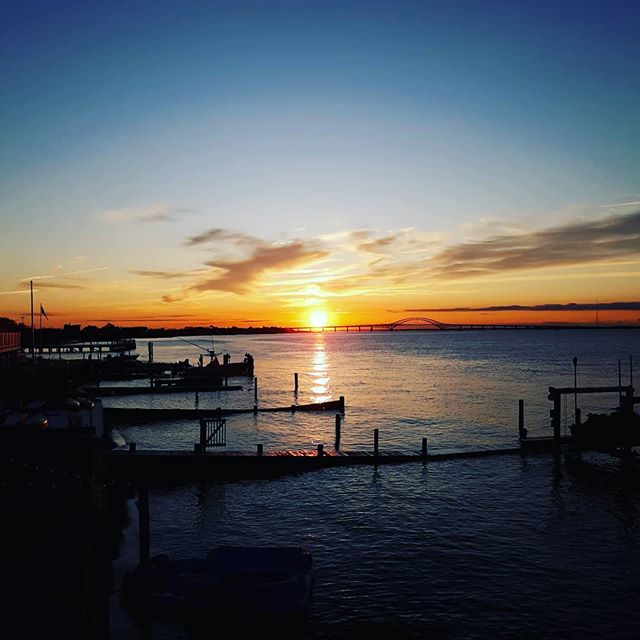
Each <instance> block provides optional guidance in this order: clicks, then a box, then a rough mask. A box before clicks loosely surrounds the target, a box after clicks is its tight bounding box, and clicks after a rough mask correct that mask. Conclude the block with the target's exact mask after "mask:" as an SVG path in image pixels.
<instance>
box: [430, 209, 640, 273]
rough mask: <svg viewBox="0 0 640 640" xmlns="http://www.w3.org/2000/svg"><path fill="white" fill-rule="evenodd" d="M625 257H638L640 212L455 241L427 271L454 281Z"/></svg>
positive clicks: (639, 251) (624, 258) (618, 259)
mask: <svg viewBox="0 0 640 640" xmlns="http://www.w3.org/2000/svg"><path fill="white" fill-rule="evenodd" d="M628 259H634V260H638V259H640V211H637V212H634V213H631V214H627V215H611V216H607V217H605V218H601V219H598V220H590V221H585V220H581V221H578V222H573V223H569V224H564V225H560V226H556V227H551V228H548V229H544V230H541V231H532V232H529V233H521V234H515V235H500V236H494V237H491V238H488V239H487V240H482V241H479V242H465V243H461V244H457V245H453V246H450V247H447V248H446V249H444V250H442V251H440V252H439V253H437V254H436V255H435V256H433V258H431V260H430V261H429V271H430V273H431V275H433V276H434V277H436V278H443V279H456V278H467V277H475V276H484V275H490V274H494V273H500V272H505V271H513V270H519V269H537V268H542V267H564V266H568V265H584V264H593V263H612V262H616V261H620V260H628Z"/></svg>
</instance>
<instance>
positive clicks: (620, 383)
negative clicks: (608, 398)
mask: <svg viewBox="0 0 640 640" xmlns="http://www.w3.org/2000/svg"><path fill="white" fill-rule="evenodd" d="M618 406H619V407H621V406H622V360H620V358H618Z"/></svg>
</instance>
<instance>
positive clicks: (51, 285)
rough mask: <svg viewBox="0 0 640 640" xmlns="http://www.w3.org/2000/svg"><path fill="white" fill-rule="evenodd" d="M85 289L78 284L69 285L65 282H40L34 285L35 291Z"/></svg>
mask: <svg viewBox="0 0 640 640" xmlns="http://www.w3.org/2000/svg"><path fill="white" fill-rule="evenodd" d="M84 288H85V287H84V286H82V285H80V284H71V283H66V282H49V281H46V280H45V281H44V282H42V281H40V282H38V283H37V284H36V285H35V289H84Z"/></svg>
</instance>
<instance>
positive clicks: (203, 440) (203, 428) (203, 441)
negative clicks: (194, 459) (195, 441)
mask: <svg viewBox="0 0 640 640" xmlns="http://www.w3.org/2000/svg"><path fill="white" fill-rule="evenodd" d="M206 446H207V422H206V420H205V419H204V418H200V448H201V449H202V450H204V448H205V447H206Z"/></svg>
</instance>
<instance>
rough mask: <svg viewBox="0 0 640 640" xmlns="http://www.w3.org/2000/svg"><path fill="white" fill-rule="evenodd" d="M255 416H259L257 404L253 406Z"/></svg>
mask: <svg viewBox="0 0 640 640" xmlns="http://www.w3.org/2000/svg"><path fill="white" fill-rule="evenodd" d="M253 415H254V416H257V415H258V405H257V404H254V405H253Z"/></svg>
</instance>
